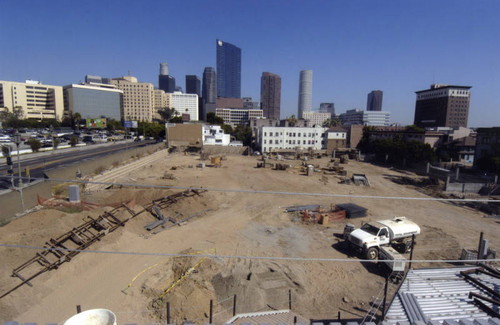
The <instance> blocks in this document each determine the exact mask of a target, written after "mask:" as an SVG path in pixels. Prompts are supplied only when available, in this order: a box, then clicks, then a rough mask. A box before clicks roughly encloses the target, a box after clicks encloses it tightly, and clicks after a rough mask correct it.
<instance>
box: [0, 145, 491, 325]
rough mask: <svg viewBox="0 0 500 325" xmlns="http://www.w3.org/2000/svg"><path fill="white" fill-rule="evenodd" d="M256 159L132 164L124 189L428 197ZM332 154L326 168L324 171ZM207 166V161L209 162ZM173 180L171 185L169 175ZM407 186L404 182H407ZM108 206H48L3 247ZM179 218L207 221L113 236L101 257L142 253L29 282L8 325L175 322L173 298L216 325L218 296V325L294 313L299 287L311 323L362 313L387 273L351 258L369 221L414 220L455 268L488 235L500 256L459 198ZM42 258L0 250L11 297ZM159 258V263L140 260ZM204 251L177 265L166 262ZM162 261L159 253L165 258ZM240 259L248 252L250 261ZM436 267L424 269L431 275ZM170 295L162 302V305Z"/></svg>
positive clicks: (220, 202)
mask: <svg viewBox="0 0 500 325" xmlns="http://www.w3.org/2000/svg"><path fill="white" fill-rule="evenodd" d="M257 159H258V158H257V157H244V156H236V155H234V156H227V159H226V160H224V161H222V167H221V168H212V167H205V168H197V167H196V165H197V164H199V163H200V162H201V161H200V160H199V156H194V155H184V154H170V155H169V154H167V152H166V151H165V154H164V158H163V159H162V160H160V161H157V162H156V163H152V164H151V165H148V166H142V167H141V168H140V169H139V170H135V171H134V170H132V171H131V170H130V168H129V169H127V171H126V172H124V174H123V175H122V176H121V177H119V178H117V179H116V180H115V182H126V183H130V180H131V179H134V181H135V182H137V183H138V184H154V185H176V186H192V187H205V188H210V189H231V190H238V189H245V190H255V191H259V190H265V191H280V192H299V193H325V194H343V195H363V196H391V197H392V196H397V197H418V198H426V197H428V196H426V195H425V194H423V193H422V192H421V191H418V190H417V189H416V188H415V187H414V186H412V185H403V184H398V182H397V181H394V180H395V179H399V178H401V177H416V176H415V175H412V174H411V173H408V172H400V171H397V170H392V169H388V168H382V167H379V166H374V165H371V164H368V163H363V162H354V161H350V162H349V163H348V164H347V165H343V166H344V167H345V168H346V169H347V170H348V174H349V175H350V174H352V173H363V174H366V175H367V177H368V179H369V181H370V185H371V186H370V187H365V186H356V185H354V184H350V185H346V184H339V177H338V176H333V175H328V176H326V179H325V178H324V177H325V176H323V175H321V174H316V175H313V176H305V175H304V174H303V173H302V172H301V169H300V164H301V162H300V161H297V160H295V161H293V160H286V161H285V162H286V163H290V164H291V165H293V167H292V168H290V169H288V170H287V171H276V170H272V169H270V168H256V166H257ZM328 162H329V159H328V158H321V159H314V160H312V161H311V163H313V164H318V165H320V166H326V165H327V163H328ZM205 163H207V162H205ZM165 173H169V174H170V175H168V177H166V178H165V177H164V175H165ZM399 183H400V182H399ZM178 191H180V190H167V189H151V188H149V189H146V188H137V189H133V188H121V189H120V188H114V189H108V190H103V191H98V192H94V193H88V194H85V195H83V199H84V200H86V201H92V202H98V203H103V204H105V203H115V202H119V201H126V200H129V199H131V198H135V201H136V203H137V205H136V206H135V207H134V209H135V211H139V210H140V209H141V207H142V206H144V205H146V204H148V203H150V202H151V200H154V199H157V198H160V197H163V196H166V195H169V194H172V193H176V192H178ZM340 203H356V204H358V205H361V206H363V207H365V208H367V209H368V216H367V217H365V218H359V219H351V220H345V221H342V222H337V223H330V224H329V225H328V226H323V225H319V224H304V223H302V222H301V221H300V219H299V220H298V218H296V217H294V215H293V214H289V213H286V212H285V211H284V207H287V206H291V205H305V204H323V205H326V206H329V205H330V204H340ZM109 209H110V208H106V207H103V208H98V209H95V210H93V211H86V212H74V213H69V212H62V211H58V210H55V209H46V208H45V209H42V210H40V211H37V212H34V213H31V214H29V215H27V216H25V217H23V218H21V219H17V220H14V221H13V222H11V223H10V224H8V225H6V226H4V227H2V228H0V238H1V242H2V243H4V244H16V245H27V246H43V245H44V243H45V242H46V241H48V240H49V239H50V238H53V237H57V236H59V235H61V234H62V233H64V232H66V231H69V230H71V229H72V227H75V226H77V225H79V224H80V223H82V220H83V218H84V217H86V216H92V217H97V216H99V215H100V214H102V213H103V212H104V211H105V210H109ZM162 212H163V213H164V214H165V215H168V216H174V215H175V214H177V213H179V212H180V213H182V215H183V216H191V215H193V214H195V213H198V212H203V213H201V214H200V215H198V216H196V217H194V218H192V219H190V220H189V221H188V222H187V223H185V224H183V225H180V226H174V227H171V228H168V229H166V230H164V231H161V232H159V233H157V234H154V235H153V234H151V233H149V232H147V231H146V230H145V229H144V225H146V224H148V223H150V222H152V221H154V218H153V217H152V216H151V215H150V214H149V213H142V214H140V215H139V216H137V217H136V218H134V219H133V220H131V221H130V222H128V223H127V224H126V226H125V227H123V228H120V229H118V230H116V231H115V232H113V233H110V234H109V235H107V236H105V237H104V238H103V239H102V240H101V241H100V242H98V243H96V244H94V245H92V246H91V247H90V249H91V250H99V251H106V252H110V251H112V252H134V253H138V254H98V253H81V254H79V255H77V256H76V257H75V258H74V259H73V260H72V261H71V262H70V263H64V264H63V265H62V266H61V267H60V268H59V269H57V270H53V271H50V272H46V273H44V274H42V275H41V276H39V277H37V278H36V279H34V280H33V281H32V283H33V287H29V286H27V285H25V286H23V287H21V288H19V289H17V290H16V291H14V292H13V293H11V294H9V295H8V296H6V297H4V298H2V299H0V321H2V322H4V321H8V320H16V321H19V322H22V323H24V322H38V323H62V322H64V321H65V320H66V319H67V318H69V317H71V316H72V315H73V314H74V313H75V312H76V307H75V306H76V305H81V306H82V309H83V310H87V309H93V308H106V309H110V310H112V311H113V312H114V313H115V314H116V315H117V321H118V323H119V324H125V323H138V324H144V323H157V322H166V303H167V302H169V303H170V306H171V314H172V321H173V322H177V323H178V322H181V321H182V320H190V321H194V322H196V323H208V313H209V304H210V300H211V299H212V300H213V302H214V303H213V304H214V322H215V323H217V324H221V323H224V322H225V321H227V320H228V319H229V318H231V316H232V308H233V299H234V298H233V297H234V295H237V312H238V313H242V312H255V311H264V310H273V309H287V308H288V303H289V300H288V297H289V292H291V297H292V309H293V310H294V311H295V312H297V313H299V314H301V315H302V316H304V317H306V318H310V319H332V318H336V317H337V313H338V312H341V316H342V317H344V318H356V317H358V318H359V317H361V318H362V317H363V316H365V314H366V313H367V312H368V311H369V309H370V306H371V303H372V302H373V301H374V299H375V298H376V297H379V298H380V297H381V296H380V294H381V292H382V290H383V286H384V278H383V276H381V273H379V271H378V269H377V267H376V266H375V265H372V264H369V265H363V264H361V263H360V262H359V261H358V257H356V256H351V255H349V254H348V252H347V251H346V248H345V246H344V245H343V240H342V239H341V238H340V236H339V234H341V233H342V230H343V228H344V225H345V224H346V223H347V222H351V223H354V224H355V225H356V226H357V227H359V226H360V225H361V222H365V221H368V220H380V219H387V218H392V217H393V216H396V215H399V216H400V215H404V216H406V217H408V218H410V219H412V220H414V221H416V222H417V223H418V224H419V225H420V226H421V228H422V234H421V235H420V236H419V237H418V239H417V241H418V245H417V246H416V248H415V254H414V258H415V259H457V258H459V256H460V253H461V250H462V248H467V249H475V248H477V243H478V239H479V234H480V232H481V231H484V236H485V238H487V239H488V240H489V241H490V247H492V248H494V249H496V250H497V251H498V248H499V247H500V236H498V233H499V230H500V224H499V223H498V221H497V219H492V218H484V217H483V214H482V213H480V212H477V211H475V210H472V209H470V208H467V207H463V206H460V205H457V204H453V203H447V202H437V201H420V200H398V199H375V198H372V199H369V198H355V197H336V198H333V197H320V196H308V195H304V194H303V195H285V194H261V193H241V192H237V191H233V192H231V191H213V190H211V191H207V192H204V193H202V194H201V195H200V196H193V197H190V198H186V199H184V200H182V201H180V202H178V203H176V204H174V205H172V206H170V207H169V208H168V209H166V210H163V211H162ZM35 253H36V250H32V249H20V248H3V247H1V248H0V256H1V257H2V259H1V260H2V263H0V294H1V293H4V292H6V291H7V290H9V289H11V288H13V287H14V286H15V285H17V284H18V283H19V282H20V280H19V279H17V278H13V277H11V274H12V269H14V268H15V267H17V266H19V265H21V264H22V263H24V262H25V261H27V260H28V259H30V258H31V257H33V256H34V255H35ZM140 253H148V254H140ZM176 253H183V254H193V256H188V257H175V258H174V257H168V256H165V255H161V254H176ZM155 254H157V255H155ZM200 254H210V255H212V254H214V255H221V256H223V255H230V256H235V257H234V258H222V257H217V258H203V257H200V256H197V255H200ZM238 256H239V257H238ZM244 256H259V257H294V258H295V257H298V258H301V257H303V258H342V259H347V261H344V262H331V261H306V260H280V259H247V258H244ZM429 265H430V264H414V266H415V267H428V266H429ZM160 297H161V299H160Z"/></svg>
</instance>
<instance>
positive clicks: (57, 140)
mask: <svg viewBox="0 0 500 325" xmlns="http://www.w3.org/2000/svg"><path fill="white" fill-rule="evenodd" d="M60 143H61V140H59V139H57V138H54V139H52V146H53V147H54V150H56V149H57V147H58V146H59V144H60Z"/></svg>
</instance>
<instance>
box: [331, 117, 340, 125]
mask: <svg viewBox="0 0 500 325" xmlns="http://www.w3.org/2000/svg"><path fill="white" fill-rule="evenodd" d="M332 126H342V121H341V120H340V118H339V117H338V116H335V118H334V119H333V120H332Z"/></svg>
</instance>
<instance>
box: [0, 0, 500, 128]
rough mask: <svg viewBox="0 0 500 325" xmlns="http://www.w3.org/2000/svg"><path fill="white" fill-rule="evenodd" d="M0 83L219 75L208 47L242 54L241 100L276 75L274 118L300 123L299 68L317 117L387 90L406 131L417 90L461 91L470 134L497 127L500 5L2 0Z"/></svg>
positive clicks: (387, 102)
mask: <svg viewBox="0 0 500 325" xmlns="http://www.w3.org/2000/svg"><path fill="white" fill-rule="evenodd" d="M0 5H1V9H0V44H1V45H2V46H1V48H2V50H1V54H0V80H12V81H24V80H26V79H35V80H40V81H42V82H43V83H45V84H53V85H65V84H69V83H75V82H79V81H83V79H84V76H85V75H86V74H93V75H101V76H106V77H119V76H122V75H126V74H127V73H128V71H130V73H131V75H133V76H136V77H137V78H138V79H139V81H142V82H151V83H153V84H154V85H155V86H157V83H158V77H157V75H158V73H159V63H160V62H167V63H168V65H169V73H170V74H171V75H173V76H174V77H175V78H176V81H177V84H179V85H180V86H182V87H183V88H185V84H184V83H185V79H184V78H185V75H186V74H196V75H198V76H200V77H201V75H202V73H203V69H204V67H206V66H214V67H215V39H216V38H220V39H221V40H223V41H226V42H230V43H232V44H235V45H236V46H238V47H240V48H241V49H242V91H241V93H242V96H251V97H253V98H254V99H256V100H259V99H260V76H261V74H262V72H263V71H269V72H273V73H277V74H279V75H280V76H281V77H282V100H281V106H282V108H281V111H282V112H281V116H282V117H283V118H284V117H286V116H290V115H292V114H297V97H298V82H299V71H300V70H303V69H311V70H313V108H314V107H319V103H321V102H331V101H333V102H334V103H335V107H336V111H337V113H342V112H345V111H346V110H347V109H352V108H361V109H365V108H366V96H367V94H368V93H369V92H370V91H371V90H374V89H380V90H383V91H384V100H383V108H384V109H385V110H388V111H391V112H392V118H391V120H392V121H393V122H398V123H401V124H411V123H412V122H413V114H414V108H415V93H414V92H415V91H417V90H422V89H427V88H428V87H429V86H430V84H431V83H433V82H435V83H446V84H456V85H469V86H472V87H473V88H472V89H471V94H472V95H471V105H470V114H469V126H472V127H478V126H495V125H496V126H498V125H500V78H499V74H500V20H499V19H498V14H499V13H500V1H486V0H485V1H465V0H454V1H425V0H424V1H356V0H353V1H351V0H350V1H346V0H344V1H333V0H330V1H272V0H266V1H259V0H256V1H243V0H242V1H227V0H226V1H137V0H136V1H127V0H122V1H90V0H86V1H58V0H50V1H48V0H45V1H43V0H40V1H34V0H32V1H23V0H20V1H19V0H17V1H8V0H0Z"/></svg>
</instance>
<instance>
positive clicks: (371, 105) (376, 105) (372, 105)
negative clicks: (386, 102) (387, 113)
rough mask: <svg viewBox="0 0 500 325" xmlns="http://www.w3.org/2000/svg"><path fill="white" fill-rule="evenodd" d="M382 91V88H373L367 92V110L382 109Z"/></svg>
mask: <svg viewBox="0 0 500 325" xmlns="http://www.w3.org/2000/svg"><path fill="white" fill-rule="evenodd" d="M383 95H384V93H383V92H382V90H373V91H372V92H371V93H369V94H368V100H367V101H366V110H367V111H381V110H382V97H383Z"/></svg>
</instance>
